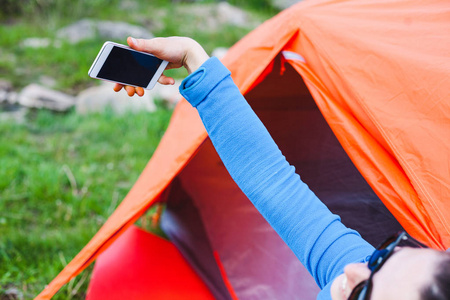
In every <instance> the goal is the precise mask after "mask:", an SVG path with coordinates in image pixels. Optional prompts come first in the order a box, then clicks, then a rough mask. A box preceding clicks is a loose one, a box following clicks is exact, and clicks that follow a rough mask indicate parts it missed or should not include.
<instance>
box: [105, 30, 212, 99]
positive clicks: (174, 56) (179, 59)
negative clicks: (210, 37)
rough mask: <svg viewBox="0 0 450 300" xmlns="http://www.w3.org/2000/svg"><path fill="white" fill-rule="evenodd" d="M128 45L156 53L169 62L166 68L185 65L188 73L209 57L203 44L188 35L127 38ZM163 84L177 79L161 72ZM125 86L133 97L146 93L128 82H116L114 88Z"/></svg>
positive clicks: (138, 49)
mask: <svg viewBox="0 0 450 300" xmlns="http://www.w3.org/2000/svg"><path fill="white" fill-rule="evenodd" d="M127 42H128V45H130V47H131V48H132V49H134V50H137V51H142V52H146V53H151V54H154V55H155V56H156V57H159V58H160V59H163V60H166V61H168V62H169V64H168V65H167V67H166V69H174V68H181V67H185V68H186V70H187V71H188V73H189V74H190V73H192V72H194V71H195V70H196V69H197V68H198V67H200V66H201V65H202V64H203V63H204V62H205V61H206V60H207V59H208V58H209V56H208V54H207V53H206V52H205V50H204V49H203V48H202V46H201V45H200V44H199V43H197V42H196V41H194V40H193V39H191V38H187V37H168V38H154V39H149V40H147V39H137V40H136V39H133V38H131V37H129V38H128V39H127ZM158 82H159V83H161V84H163V85H168V84H174V83H175V80H174V79H173V78H171V77H167V76H165V75H164V74H161V76H160V77H159V80H158ZM122 88H124V89H125V90H126V91H127V93H128V95H129V96H130V97H131V96H133V95H134V94H135V93H136V94H138V95H139V96H142V95H143V94H144V90H143V89H142V88H137V87H134V86H131V85H127V84H121V83H116V85H115V87H114V90H115V91H116V92H118V91H120V90H121V89H122Z"/></svg>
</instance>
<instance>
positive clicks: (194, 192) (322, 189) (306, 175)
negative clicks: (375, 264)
mask: <svg viewBox="0 0 450 300" xmlns="http://www.w3.org/2000/svg"><path fill="white" fill-rule="evenodd" d="M268 71H269V72H265V74H264V75H262V76H263V77H264V76H265V77H264V78H261V80H260V83H259V84H258V85H257V86H256V87H254V88H253V89H252V90H251V91H249V92H248V93H247V94H246V95H245V97H246V99H247V101H248V102H249V103H250V105H251V106H252V108H253V109H254V111H255V112H256V113H257V115H258V116H259V118H260V119H261V120H262V121H263V123H264V124H265V126H266V127H267V129H268V130H269V132H270V134H271V135H272V137H273V138H274V140H275V141H276V143H277V144H278V146H279V148H280V149H281V151H282V153H283V154H284V155H285V156H286V158H287V161H288V162H290V163H291V164H292V165H294V166H295V168H296V170H297V173H298V174H300V176H301V178H302V180H303V181H304V182H306V183H307V184H308V185H309V187H310V189H311V190H312V191H313V192H314V193H316V195H317V196H318V197H319V199H321V200H322V201H323V202H324V203H325V204H326V205H327V206H328V207H329V208H330V210H331V211H332V212H333V213H335V214H338V215H340V216H341V218H342V222H343V223H344V224H345V225H346V226H347V227H350V228H352V229H355V230H357V231H359V232H360V233H361V235H362V236H363V237H364V238H365V239H366V240H368V241H369V242H370V243H371V244H373V245H374V246H376V245H377V244H378V243H380V242H381V241H382V240H383V239H384V238H385V237H386V236H388V235H390V234H392V233H393V232H397V231H399V230H402V228H401V225H400V224H399V223H398V222H397V220H396V219H395V218H394V217H393V215H392V214H391V213H390V212H389V211H388V210H387V209H386V207H385V206H384V204H383V203H382V202H381V201H380V199H379V198H378V196H377V195H376V194H375V193H374V192H373V190H372V188H371V187H370V186H369V184H368V183H367V182H366V181H365V179H364V178H363V177H362V175H361V174H360V172H359V171H358V170H357V169H356V167H355V166H354V164H353V163H352V161H351V160H350V158H349V156H348V155H347V154H346V152H345V151H344V150H343V148H342V147H341V145H340V144H339V142H338V140H337V139H336V137H335V135H334V134H333V132H332V130H331V128H330V127H329V126H328V124H327V122H326V121H325V119H324V117H323V116H322V114H321V112H320V110H319V109H318V107H317V106H316V104H315V102H314V99H313V98H312V96H311V94H310V93H309V91H308V89H307V87H306V86H305V84H304V82H303V80H302V78H301V76H300V75H299V74H298V73H297V72H296V71H295V70H294V69H293V68H292V67H291V66H290V65H289V64H288V63H286V61H284V60H283V59H282V54H280V55H278V56H277V58H276V59H275V60H274V63H273V64H272V65H270V66H269V67H268ZM165 193H166V194H165V197H164V198H165V199H166V204H167V205H166V209H165V211H164V213H163V215H162V220H161V227H162V229H163V230H164V232H165V233H166V234H167V236H168V237H169V238H170V240H171V242H172V243H173V244H174V245H175V246H176V247H177V248H178V249H179V251H180V252H181V253H182V255H183V257H184V258H185V259H186V260H187V261H188V262H189V264H190V265H191V266H192V267H193V269H195V270H196V273H197V274H198V275H199V276H200V277H201V278H202V280H203V281H204V282H205V284H206V285H207V286H208V288H209V290H210V291H211V293H212V294H213V295H214V298H215V299H232V298H233V297H232V296H231V295H232V294H233V293H235V296H236V297H237V298H239V299H256V298H258V299H296V298H297V297H298V295H302V299H315V297H316V295H317V292H318V291H319V289H318V287H317V286H316V284H315V282H314V280H313V278H312V277H311V276H310V275H309V274H308V273H307V271H306V269H305V268H304V267H303V266H302V265H301V264H300V262H299V261H298V259H297V258H296V257H295V255H294V254H293V253H292V252H291V250H290V249H289V248H288V247H287V245H285V243H284V242H283V241H282V240H281V238H280V237H279V236H278V235H277V234H276V233H275V231H274V230H273V229H272V228H271V227H270V225H269V224H268V223H267V222H266V221H265V220H264V218H263V217H262V216H261V215H260V214H259V212H258V211H257V210H256V209H255V208H254V207H253V205H252V204H251V202H250V201H249V200H248V199H247V198H246V196H245V195H244V194H243V193H242V192H241V191H240V189H239V187H238V186H237V185H236V184H235V183H234V181H233V180H232V178H231V177H230V175H229V174H228V172H227V170H226V169H225V166H224V165H223V163H222V162H221V160H220V158H219V156H218V154H217V153H216V151H215V150H214V147H213V146H212V143H211V142H210V140H209V139H206V140H205V141H204V142H203V143H202V145H201V146H200V147H199V149H198V151H197V152H196V153H195V154H194V156H193V157H192V158H191V159H190V161H189V162H188V164H187V165H186V166H185V167H184V168H183V170H182V171H181V172H180V173H179V174H178V175H177V176H176V177H175V178H174V179H173V180H172V182H171V184H170V186H169V187H168V189H167V190H166V191H165ZM107 251H108V250H107ZM102 255H104V254H101V255H100V258H99V259H101V257H102ZM120 255H123V254H120ZM219 266H220V268H219ZM221 268H222V269H223V270H225V275H224V274H221ZM95 272H96V270H95V269H94V274H95ZM103 272H105V271H103ZM224 276H225V279H224ZM97 277H101V276H97ZM94 279H95V276H94ZM225 282H229V284H230V285H231V288H230V286H227V285H226V284H225ZM95 284H96V283H95V281H94V280H93V282H91V286H92V285H95ZM124 288H125V287H124ZM230 290H231V291H230ZM255 297H256V298H255ZM91 299H92V298H91Z"/></svg>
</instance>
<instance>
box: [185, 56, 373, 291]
mask: <svg viewBox="0 0 450 300" xmlns="http://www.w3.org/2000/svg"><path fill="white" fill-rule="evenodd" d="M180 92H181V94H182V95H183V96H184V97H185V99H186V100H187V101H189V102H190V103H191V104H192V105H193V106H194V107H196V108H197V110H198V112H199V115H200V118H201V120H202V122H203V124H204V126H205V128H206V131H207V132H208V135H209V137H210V139H211V141H212V143H213V145H214V147H215V149H216V151H217V152H218V154H219V156H220V158H221V159H222V161H223V163H224V164H225V167H226V168H227V170H228V172H229V173H230V175H231V177H232V178H233V180H234V181H235V182H236V183H237V185H238V186H239V188H240V189H241V190H242V191H243V192H244V193H245V195H246V196H247V197H248V198H249V199H250V201H251V202H252V203H253V205H254V206H255V207H256V208H257V209H258V211H259V212H260V213H261V214H262V215H263V216H264V218H265V219H266V220H267V221H268V222H269V224H270V225H271V226H272V227H273V228H274V229H275V231H276V232H277V233H278V234H279V235H280V236H281V238H282V239H283V240H284V242H286V244H287V245H288V246H289V247H290V249H291V250H292V251H293V252H294V253H295V255H296V256H297V257H298V259H299V260H300V261H301V263H302V264H303V265H304V266H305V267H306V268H307V270H308V271H309V272H310V273H311V275H312V276H313V277H314V279H315V281H316V283H317V284H318V285H319V287H320V288H321V289H322V291H321V292H320V293H319V296H318V299H331V296H330V286H331V283H332V281H333V280H334V278H336V276H338V275H339V274H341V273H342V272H343V268H344V266H346V265H347V264H349V263H354V262H366V261H367V258H368V256H369V255H370V254H371V253H372V252H373V250H374V249H373V247H372V246H371V245H370V244H369V243H367V242H366V241H365V240H364V239H362V238H361V236H360V235H359V234H358V233H357V232H356V231H354V230H351V229H349V228H347V227H345V226H344V225H343V224H342V223H341V221H340V218H339V216H337V215H334V214H332V213H331V212H330V211H329V210H328V208H327V207H326V206H325V205H324V204H323V203H322V202H321V201H320V200H319V199H318V198H317V197H316V195H315V194H314V193H313V192H312V191H311V190H310V189H309V188H308V186H307V185H306V184H305V183H303V182H302V180H301V179H300V176H299V175H298V174H297V173H296V172H295V168H294V167H293V166H291V165H290V164H289V163H288V162H287V161H286V159H285V157H284V156H283V155H282V153H281V151H280V150H279V149H278V147H277V145H276V143H275V142H274V140H273V139H272V137H271V136H270V134H269V132H268V131H267V129H266V128H265V126H264V125H263V123H262V122H261V121H260V120H259V118H258V117H257V116H256V114H255V113H254V112H253V110H252V109H251V107H250V106H249V104H248V103H247V101H246V100H245V98H244V97H243V96H242V95H241V93H240V92H239V89H238V88H237V86H236V85H235V84H234V82H233V80H232V79H231V76H230V71H229V70H228V69H227V68H226V67H225V66H224V65H223V64H222V63H221V62H220V61H219V60H218V59H217V58H214V57H213V58H210V59H209V60H207V61H206V62H205V63H204V64H203V65H202V66H201V67H200V68H199V69H198V70H196V71H195V72H194V73H192V74H191V75H189V76H188V77H187V78H186V79H185V80H184V81H183V82H182V84H181V87H180Z"/></svg>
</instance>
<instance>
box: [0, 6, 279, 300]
mask: <svg viewBox="0 0 450 300" xmlns="http://www.w3.org/2000/svg"><path fill="white" fill-rule="evenodd" d="M213 2H214V1H201V2H200V3H199V4H195V5H208V4H211V3H213ZM123 3H131V6H130V7H128V8H126V9H124V8H123V6H121V5H123ZM231 3H234V4H235V5H241V3H238V2H237V1H231ZM2 5H3V6H2V10H1V11H0V80H1V79H3V80H7V81H10V82H11V83H12V84H13V88H14V90H15V91H16V92H19V91H20V89H21V88H23V87H24V86H26V85H28V84H30V83H34V82H39V81H40V78H41V77H42V76H47V77H51V78H54V79H55V81H56V87H55V88H56V89H58V90H61V91H64V92H67V93H70V94H73V95H75V94H77V93H78V92H79V91H81V90H82V89H85V88H87V87H89V86H92V85H96V84H98V81H96V80H93V79H91V78H89V77H88V76H87V72H88V69H89V67H90V65H91V63H92V61H93V59H94V58H95V56H96V55H97V53H98V51H99V49H100V47H101V45H102V44H103V43H104V40H102V39H100V38H94V39H91V40H86V41H83V42H81V43H78V44H75V45H70V44H68V43H67V42H61V43H60V44H59V46H55V45H52V46H49V47H47V48H39V49H30V48H25V47H23V46H22V42H23V40H24V39H26V38H29V37H37V38H49V39H50V40H51V41H52V42H54V41H56V34H55V32H56V30H57V29H59V28H62V27H64V26H66V25H68V24H71V23H73V22H75V21H77V20H79V19H83V18H91V19H96V20H114V21H125V22H128V23H131V24H135V25H139V26H143V27H146V28H148V29H149V30H150V31H151V32H152V33H153V34H154V35H156V36H171V35H178V36H189V37H192V38H194V39H196V40H197V41H198V42H200V44H202V45H203V46H204V48H205V49H206V51H207V52H209V53H211V51H212V50H213V49H215V48H216V47H230V46H232V45H233V44H234V43H236V42H237V41H238V40H239V39H241V38H242V37H243V36H244V35H245V34H247V33H248V32H249V31H250V30H252V29H253V27H251V26H250V27H248V28H241V27H236V26H231V25H225V26H223V27H221V28H217V29H216V30H213V31H212V30H211V29H210V28H208V26H205V25H204V24H203V23H202V22H203V21H202V19H199V18H198V16H197V17H196V16H192V15H189V14H186V13H185V10H186V9H187V8H189V7H190V6H191V5H193V4H174V3H172V2H171V1H168V0H156V1H147V0H134V1H131V0H130V1H119V0H113V1H105V0H80V1H70V0H39V1H38V0H4V1H3V2H2ZM245 9H246V10H247V11H248V13H249V15H250V16H251V20H252V21H253V22H255V23H254V24H257V23H258V22H259V23H261V22H262V21H264V20H266V19H268V18H270V17H271V16H273V15H274V14H275V13H276V10H274V9H273V8H272V7H270V5H269V4H268V2H267V1H262V2H261V1H256V0H252V1H247V2H245ZM116 42H119V43H125V41H124V40H123V41H122V40H120V41H117V40H116ZM168 73H169V74H168V75H170V76H173V77H176V78H181V77H184V76H186V71H176V70H170V71H169V72H168ZM1 109H2V108H1V107H0V110H1ZM171 113H172V111H171V110H168V109H166V108H164V107H162V106H161V105H160V106H159V107H158V110H157V111H156V112H155V113H143V112H142V113H139V114H136V115H123V116H116V115H114V114H113V113H112V112H111V111H110V110H108V111H105V112H103V113H97V114H92V115H87V116H79V115H77V114H76V113H75V112H74V111H71V112H69V113H66V114H55V113H50V112H48V111H43V110H37V111H31V112H30V113H29V114H28V115H27V117H26V122H25V123H24V124H16V123H14V122H10V121H0V299H4V295H5V293H4V292H5V290H7V289H8V288H17V289H18V290H19V291H20V292H21V293H23V295H24V297H23V298H24V299H31V298H33V297H34V296H36V295H37V294H38V293H39V292H40V291H41V290H42V289H43V288H44V286H45V285H46V284H47V283H49V282H50V281H51V280H52V279H53V278H54V277H55V276H56V275H57V274H58V273H59V272H60V271H61V270H62V268H63V267H64V266H65V265H66V264H67V263H68V262H69V261H70V260H71V259H72V258H73V257H74V256H75V255H76V254H77V253H78V252H79V251H80V250H81V249H82V248H83V246H84V245H85V244H86V243H87V242H88V241H89V240H90V239H91V238H92V236H93V235H94V234H95V233H96V232H97V231H98V229H99V228H100V227H101V226H102V225H103V223H104V222H105V220H106V219H107V218H108V216H109V215H110V214H111V213H112V212H113V211H114V209H115V208H116V207H117V205H118V204H119V202H120V201H121V200H122V199H123V198H124V197H125V195H126V194H127V193H128V191H129V190H130V188H131V187H132V185H133V184H134V182H135V181H136V179H137V178H138V176H139V174H140V173H141V172H142V170H143V168H144V167H145V165H146V163H147V162H148V160H149V159H150V157H151V155H152V153H153V151H154V150H155V149H156V147H157V145H158V143H159V140H160V138H161V136H162V135H163V133H164V131H165V128H166V126H167V124H168V122H169V118H170V116H171ZM118 137H120V138H118ZM151 213H152V212H149V214H151ZM138 223H139V224H140V225H142V226H147V224H148V223H149V221H148V220H146V218H143V219H141V220H140V221H138ZM159 234H163V233H161V232H159ZM91 269H92V266H91V267H89V268H88V269H87V271H85V272H83V273H82V274H81V275H80V276H78V277H76V278H75V279H74V280H73V281H71V282H70V283H69V284H67V285H65V286H64V288H63V289H62V290H61V291H60V292H59V293H58V294H57V295H56V297H55V299H70V298H74V299H83V298H84V296H85V292H86V288H87V284H88V281H89V276H90V270H91Z"/></svg>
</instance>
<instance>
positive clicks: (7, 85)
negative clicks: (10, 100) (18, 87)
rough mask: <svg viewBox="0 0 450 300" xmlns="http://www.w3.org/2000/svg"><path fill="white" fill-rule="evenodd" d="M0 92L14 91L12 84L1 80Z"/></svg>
mask: <svg viewBox="0 0 450 300" xmlns="http://www.w3.org/2000/svg"><path fill="white" fill-rule="evenodd" d="M0 90H3V91H7V92H9V91H12V83H11V82H10V81H8V80H4V79H0Z"/></svg>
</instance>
